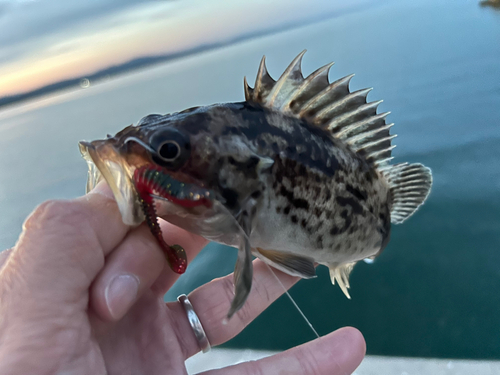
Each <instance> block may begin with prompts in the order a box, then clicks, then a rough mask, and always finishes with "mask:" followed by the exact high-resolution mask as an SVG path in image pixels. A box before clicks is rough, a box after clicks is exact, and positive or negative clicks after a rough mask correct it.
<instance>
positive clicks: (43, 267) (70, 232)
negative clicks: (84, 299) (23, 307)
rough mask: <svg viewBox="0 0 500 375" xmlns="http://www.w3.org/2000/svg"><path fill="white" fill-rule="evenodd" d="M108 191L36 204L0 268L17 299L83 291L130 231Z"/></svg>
mask: <svg viewBox="0 0 500 375" xmlns="http://www.w3.org/2000/svg"><path fill="white" fill-rule="evenodd" d="M103 189H104V190H103ZM110 194H111V193H110V192H108V191H107V190H106V188H103V187H100V188H99V189H97V190H96V191H95V192H93V193H91V194H88V195H86V196H84V197H81V198H78V199H73V200H65V201H64V200H52V201H47V202H44V203H42V204H41V205H40V206H38V207H37V208H36V209H35V210H34V212H33V213H32V214H31V215H30V216H29V217H28V219H27V220H26V222H25V224H24V226H23V232H22V233H21V236H20V237H19V241H18V243H17V244H16V246H15V247H14V249H13V250H12V253H11V254H10V256H9V257H8V261H7V263H6V264H5V265H4V267H3V268H1V270H0V280H2V281H3V282H5V281H6V280H8V283H9V284H10V287H11V288H16V293H20V295H17V296H18V297H19V298H22V297H23V296H24V297H30V296H31V297H32V296H36V297H37V299H39V298H40V297H41V298H43V297H44V295H45V294H47V293H50V294H51V300H52V301H53V302H55V301H54V298H56V297H57V296H58V297H59V298H61V299H67V298H74V296H75V293H76V295H81V293H82V292H86V291H87V289H88V288H89V286H90V284H91V283H92V281H93V280H94V278H95V277H96V275H97V274H98V272H99V271H100V269H101V268H102V267H103V265H104V260H105V256H106V255H107V254H108V253H109V252H110V251H111V250H112V249H113V248H114V247H115V246H116V245H118V244H119V243H120V242H121V240H122V239H123V238H124V236H125V235H126V233H127V232H128V230H129V228H128V227H127V226H126V225H124V224H123V222H122V220H121V216H120V213H119V211H118V207H117V205H116V202H115V201H114V199H113V198H112V197H111V196H110ZM17 287H19V288H17Z"/></svg>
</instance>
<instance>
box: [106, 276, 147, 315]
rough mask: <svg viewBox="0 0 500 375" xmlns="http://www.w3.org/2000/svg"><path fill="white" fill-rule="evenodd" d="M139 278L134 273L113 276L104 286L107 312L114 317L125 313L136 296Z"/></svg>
mask: <svg viewBox="0 0 500 375" xmlns="http://www.w3.org/2000/svg"><path fill="white" fill-rule="evenodd" d="M139 283H140V282H139V278H138V277H137V276H135V275H131V274H125V275H119V276H115V277H114V278H113V279H112V280H111V282H110V283H109V284H108V286H107V287H106V290H105V292H104V297H105V298H106V304H107V305H108V309H109V312H110V314H111V316H112V317H113V318H114V319H117V320H118V319H120V318H121V317H123V315H125V313H126V312H127V311H128V309H129V308H130V306H132V304H133V303H134V302H135V299H136V298H137V292H138V291H139Z"/></svg>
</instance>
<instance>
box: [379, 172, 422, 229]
mask: <svg viewBox="0 0 500 375" xmlns="http://www.w3.org/2000/svg"><path fill="white" fill-rule="evenodd" d="M381 172H382V174H383V175H384V177H385V178H386V179H387V181H388V182H389V186H390V189H391V222H392V223H394V224H401V223H402V222H404V221H405V220H406V219H408V218H409V217H410V216H411V215H413V214H414V213H415V211H417V209H418V208H419V207H420V206H421V205H422V204H423V203H424V202H425V200H426V199H427V197H428V196H429V193H430V191H431V185H432V172H431V170H430V169H429V168H427V167H426V166H424V165H422V164H408V163H401V164H395V165H391V166H387V167H385V168H382V170H381Z"/></svg>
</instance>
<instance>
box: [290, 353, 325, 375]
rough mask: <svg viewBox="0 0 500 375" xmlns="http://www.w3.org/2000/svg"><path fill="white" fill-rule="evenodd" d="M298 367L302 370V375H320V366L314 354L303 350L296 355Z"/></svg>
mask: <svg viewBox="0 0 500 375" xmlns="http://www.w3.org/2000/svg"><path fill="white" fill-rule="evenodd" d="M295 358H296V360H297V363H298V365H299V366H300V369H301V374H305V375H314V374H319V373H320V371H319V365H318V362H317V361H316V358H315V356H314V354H313V353H311V352H310V351H309V350H306V349H305V348H303V349H302V350H299V351H298V352H297V353H296V356H295Z"/></svg>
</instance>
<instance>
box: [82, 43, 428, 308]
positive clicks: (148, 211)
mask: <svg viewBox="0 0 500 375" xmlns="http://www.w3.org/2000/svg"><path fill="white" fill-rule="evenodd" d="M304 53H305V51H303V52H302V53H300V54H299V55H298V56H297V57H296V58H295V59H294V60H293V61H292V63H291V64H290V65H289V66H288V68H286V70H285V72H284V73H283V74H282V75H281V77H280V78H279V79H278V80H277V81H275V80H274V79H273V78H271V76H270V75H269V74H268V72H267V69H266V65H265V57H264V58H263V59H262V61H261V64H260V67H259V71H258V74H257V79H256V81H255V86H254V88H251V87H250V86H249V85H248V84H247V82H246V79H245V81H244V88H245V101H243V102H237V103H224V104H214V105H210V106H203V107H194V108H190V109H186V110H184V111H181V112H177V113H173V114H167V115H157V114H153V115H148V116H146V117H144V118H143V119H141V120H140V121H139V122H138V124H137V125H136V126H133V125H131V126H128V127H126V128H125V129H123V130H122V131H120V132H119V133H117V134H116V135H115V136H108V138H107V139H105V140H96V141H93V142H90V143H87V142H81V143H80V151H81V153H82V155H83V157H84V158H85V159H86V160H87V162H88V164H89V179H88V182H87V189H92V188H93V186H94V185H95V184H96V183H97V182H98V181H99V180H100V179H101V178H102V177H103V178H104V179H105V180H106V181H107V183H108V184H109V186H110V187H111V189H112V190H113V193H114V196H115V198H116V201H117V203H118V206H119V209H120V212H121V215H122V218H123V221H124V223H125V224H128V225H139V224H140V223H142V222H143V221H146V222H147V223H148V225H149V227H150V228H151V232H152V233H153V235H154V236H155V237H156V239H157V240H158V242H159V244H160V246H161V247H162V248H163V249H164V251H165V254H166V257H167V260H168V263H169V264H170V267H171V268H172V270H173V271H175V272H177V273H183V272H184V271H185V269H186V266H187V260H186V255H185V252H184V250H183V248H182V247H181V246H179V245H173V246H170V245H168V244H166V243H165V241H164V240H163V237H162V234H161V230H160V227H159V225H158V219H157V218H158V217H160V218H162V219H164V220H167V221H169V222H171V223H173V224H174V225H177V226H179V227H181V228H184V229H186V230H188V231H190V232H192V233H196V234H198V235H200V236H203V237H205V238H207V239H208V240H212V241H216V242H219V243H223V244H226V245H229V246H234V247H237V248H238V260H237V262H236V266H235V271H234V285H235V296H234V299H233V301H232V304H231V307H230V310H229V312H228V318H230V317H231V316H232V315H233V314H234V313H235V312H236V311H237V310H238V309H240V308H241V307H242V306H243V304H244V303H245V300H246V299H247V297H248V294H249V293H250V289H251V285H252V254H253V255H254V256H256V257H257V258H260V259H262V260H263V261H264V262H266V263H267V264H269V265H271V266H273V267H275V268H277V269H278V270H281V271H283V272H286V273H288V274H290V275H295V276H300V277H302V278H311V277H314V276H315V263H317V264H322V265H325V266H327V267H328V268H329V269H330V275H331V279H332V282H333V283H335V281H337V283H338V284H339V285H340V288H341V289H342V291H343V292H344V293H345V294H346V296H347V297H349V294H348V291H347V288H348V287H349V281H348V278H349V273H350V272H351V270H352V268H353V266H354V265H355V264H356V262H358V261H360V260H362V259H365V258H374V257H376V256H377V255H379V254H380V253H381V251H382V250H383V249H384V247H385V246H386V245H387V243H388V241H389V237H390V232H391V223H394V224H399V223H402V222H403V221H404V220H406V219H407V218H408V217H410V216H411V215H412V214H413V213H414V212H415V211H416V210H417V208H418V207H419V206H420V205H421V204H422V203H423V202H424V201H425V199H426V198H427V196H428V195H429V192H430V188H431V184H432V175H431V171H430V169H428V168H426V167H424V166H423V165H421V164H408V163H399V164H391V160H392V159H393V158H392V157H391V150H392V149H393V148H394V147H395V146H394V145H391V142H392V139H393V138H394V137H396V135H391V134H390V132H389V129H390V128H391V127H392V126H393V124H387V123H386V121H385V118H386V116H387V115H388V114H389V112H386V113H379V114H377V106H378V105H379V104H380V102H381V101H375V102H367V100H366V97H367V94H368V92H369V91H370V89H363V90H358V91H354V92H350V90H349V81H350V80H351V78H352V76H353V75H349V76H347V77H343V78H340V79H338V80H336V81H335V82H332V83H330V82H329V80H328V73H329V70H330V67H331V66H332V65H333V63H332V64H328V65H325V66H323V67H321V68H319V69H318V70H316V71H315V72H313V73H312V74H310V75H309V76H308V77H307V78H304V77H303V75H302V72H301V59H302V56H303V55H304ZM349 298H350V297H349Z"/></svg>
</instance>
